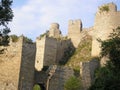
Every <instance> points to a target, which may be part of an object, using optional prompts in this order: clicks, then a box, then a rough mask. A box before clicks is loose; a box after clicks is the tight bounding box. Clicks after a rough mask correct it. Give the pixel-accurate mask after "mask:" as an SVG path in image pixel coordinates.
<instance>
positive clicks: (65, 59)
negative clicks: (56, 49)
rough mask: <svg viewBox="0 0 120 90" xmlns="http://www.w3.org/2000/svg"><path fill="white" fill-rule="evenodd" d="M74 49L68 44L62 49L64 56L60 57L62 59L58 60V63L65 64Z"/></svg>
mask: <svg viewBox="0 0 120 90" xmlns="http://www.w3.org/2000/svg"><path fill="white" fill-rule="evenodd" d="M74 51H75V48H74V47H73V46H69V47H68V48H67V49H66V50H65V51H64V56H63V58H62V60H60V61H59V64H60V65H65V64H66V63H67V62H68V60H69V58H70V57H71V56H72V55H73V53H74Z"/></svg>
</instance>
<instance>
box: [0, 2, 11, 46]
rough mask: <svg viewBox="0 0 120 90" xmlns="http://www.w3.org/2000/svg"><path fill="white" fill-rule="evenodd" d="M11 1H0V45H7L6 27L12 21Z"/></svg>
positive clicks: (7, 28)
mask: <svg viewBox="0 0 120 90" xmlns="http://www.w3.org/2000/svg"><path fill="white" fill-rule="evenodd" d="M12 2H13V1H12V0H1V1H0V45H6V44H8V42H9V41H8V38H9V36H8V33H9V32H10V28H9V27H8V24H9V22H11V21H12V19H13V12H12V9H11V5H12Z"/></svg>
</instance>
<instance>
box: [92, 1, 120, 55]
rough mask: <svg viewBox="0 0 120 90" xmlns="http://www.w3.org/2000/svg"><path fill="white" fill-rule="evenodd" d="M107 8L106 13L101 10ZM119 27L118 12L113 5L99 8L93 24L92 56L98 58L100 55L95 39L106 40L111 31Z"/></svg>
mask: <svg viewBox="0 0 120 90" xmlns="http://www.w3.org/2000/svg"><path fill="white" fill-rule="evenodd" d="M104 7H107V8H108V11H106V10H105V9H103V8H104ZM118 26H120V12H119V11H117V6H116V5H115V4H114V3H108V4H105V5H102V6H101V7H99V10H98V12H97V13H96V17H95V22H94V35H93V41H92V56H98V55H99V53H100V51H101V50H100V43H99V42H98V41H97V39H99V38H100V39H101V40H106V39H108V36H109V35H110V33H112V32H113V29H115V28H117V27H118Z"/></svg>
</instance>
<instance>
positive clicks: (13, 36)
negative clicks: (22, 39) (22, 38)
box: [10, 35, 19, 42]
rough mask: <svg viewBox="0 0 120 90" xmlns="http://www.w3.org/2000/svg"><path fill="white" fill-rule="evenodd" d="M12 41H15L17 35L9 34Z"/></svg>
mask: <svg viewBox="0 0 120 90" xmlns="http://www.w3.org/2000/svg"><path fill="white" fill-rule="evenodd" d="M10 37H11V39H12V42H17V41H18V39H19V37H18V36H17V35H11V36H10Z"/></svg>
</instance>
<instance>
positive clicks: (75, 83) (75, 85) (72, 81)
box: [64, 76, 81, 90]
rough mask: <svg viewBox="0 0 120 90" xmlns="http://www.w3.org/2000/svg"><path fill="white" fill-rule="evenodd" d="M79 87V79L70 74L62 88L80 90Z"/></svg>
mask: <svg viewBox="0 0 120 90" xmlns="http://www.w3.org/2000/svg"><path fill="white" fill-rule="evenodd" d="M80 87H81V85H80V80H79V79H78V78H76V77H75V76H72V77H70V78H69V79H68V80H67V81H66V82H65V85H64V90H80Z"/></svg>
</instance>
